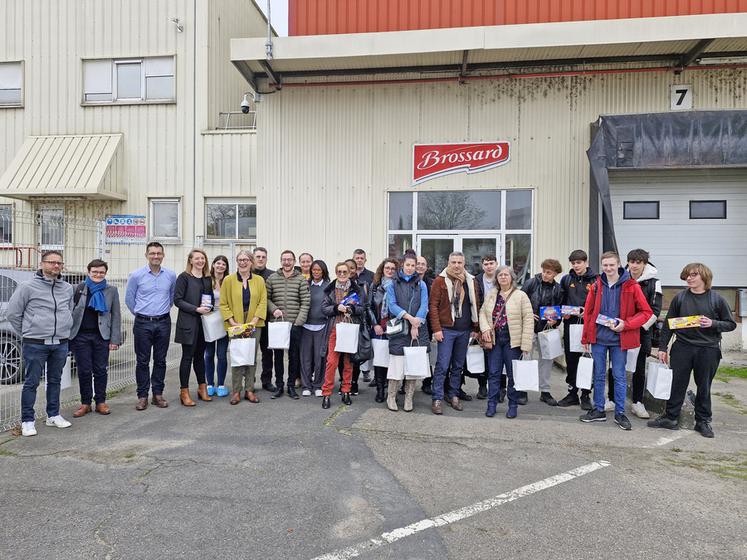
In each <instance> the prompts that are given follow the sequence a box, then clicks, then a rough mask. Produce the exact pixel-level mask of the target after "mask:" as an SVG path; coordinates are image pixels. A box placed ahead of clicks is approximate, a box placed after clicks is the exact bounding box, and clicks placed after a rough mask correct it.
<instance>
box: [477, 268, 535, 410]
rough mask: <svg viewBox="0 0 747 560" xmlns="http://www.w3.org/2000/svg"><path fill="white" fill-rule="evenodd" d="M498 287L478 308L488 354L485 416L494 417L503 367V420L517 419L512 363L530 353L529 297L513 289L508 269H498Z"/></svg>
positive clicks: (530, 317) (531, 315) (531, 319)
mask: <svg viewBox="0 0 747 560" xmlns="http://www.w3.org/2000/svg"><path fill="white" fill-rule="evenodd" d="M496 279H497V281H498V285H497V286H496V287H495V288H493V289H492V290H490V292H488V295H487V296H486V297H485V302H484V303H483V305H482V308H481V309H480V331H481V332H482V340H483V343H484V344H485V347H486V348H489V349H490V353H489V354H488V408H487V410H486V411H485V416H487V417H488V418H492V417H493V416H495V409H496V406H497V405H498V392H499V391H500V380H501V377H500V376H501V374H502V372H503V368H504V366H505V368H506V377H507V381H508V383H507V385H508V411H507V412H506V418H516V416H517V404H518V403H517V402H516V400H517V395H516V390H514V372H513V364H512V360H518V359H519V357H520V356H521V354H522V352H523V353H524V356H528V355H529V352H531V351H532V338H533V336H534V315H533V314H532V303H531V302H530V301H529V297H528V296H527V295H526V294H525V293H524V292H522V291H521V290H520V289H518V288H517V287H516V277H515V276H514V271H513V270H512V269H511V268H510V267H508V266H501V267H498V270H497V271H496Z"/></svg>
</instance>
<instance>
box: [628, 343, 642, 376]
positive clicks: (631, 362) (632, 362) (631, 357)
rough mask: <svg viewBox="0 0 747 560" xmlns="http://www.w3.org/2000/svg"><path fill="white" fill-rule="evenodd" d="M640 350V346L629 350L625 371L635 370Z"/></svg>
mask: <svg viewBox="0 0 747 560" xmlns="http://www.w3.org/2000/svg"><path fill="white" fill-rule="evenodd" d="M640 352H641V347H640V346H638V347H637V348H631V349H630V350H628V354H627V357H626V358H625V371H635V368H636V365H638V354H640Z"/></svg>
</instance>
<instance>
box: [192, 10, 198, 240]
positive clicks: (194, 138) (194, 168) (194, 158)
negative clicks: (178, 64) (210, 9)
mask: <svg viewBox="0 0 747 560" xmlns="http://www.w3.org/2000/svg"><path fill="white" fill-rule="evenodd" d="M198 1H199V0H193V3H192V21H193V23H192V28H193V31H192V37H193V39H192V45H193V46H192V49H193V50H192V119H193V122H192V240H193V244H194V241H195V240H196V239H197V232H196V231H195V226H196V224H197V2H198Z"/></svg>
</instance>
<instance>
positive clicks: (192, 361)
mask: <svg viewBox="0 0 747 560" xmlns="http://www.w3.org/2000/svg"><path fill="white" fill-rule="evenodd" d="M197 324H198V325H199V327H198V330H197V339H196V340H195V343H194V344H182V359H181V361H180V362H179V383H180V385H181V388H182V389H187V388H188V387H189V373H190V371H191V370H192V367H194V369H195V376H196V377H197V383H200V384H202V383H205V346H206V344H205V334H204V333H203V332H202V321H200V322H199V323H197Z"/></svg>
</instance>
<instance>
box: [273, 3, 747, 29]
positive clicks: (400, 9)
mask: <svg viewBox="0 0 747 560" xmlns="http://www.w3.org/2000/svg"><path fill="white" fill-rule="evenodd" d="M732 12H747V0H354V1H350V0H289V2H288V22H289V27H288V29H289V33H290V35H324V34H331V33H367V32H373V31H404V30H408V29H434V28H443V27H470V26H479V25H511V24H522V23H548V22H556V21H581V20H594V19H623V18H639V17H659V16H681V15H696V14H714V13H732Z"/></svg>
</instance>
